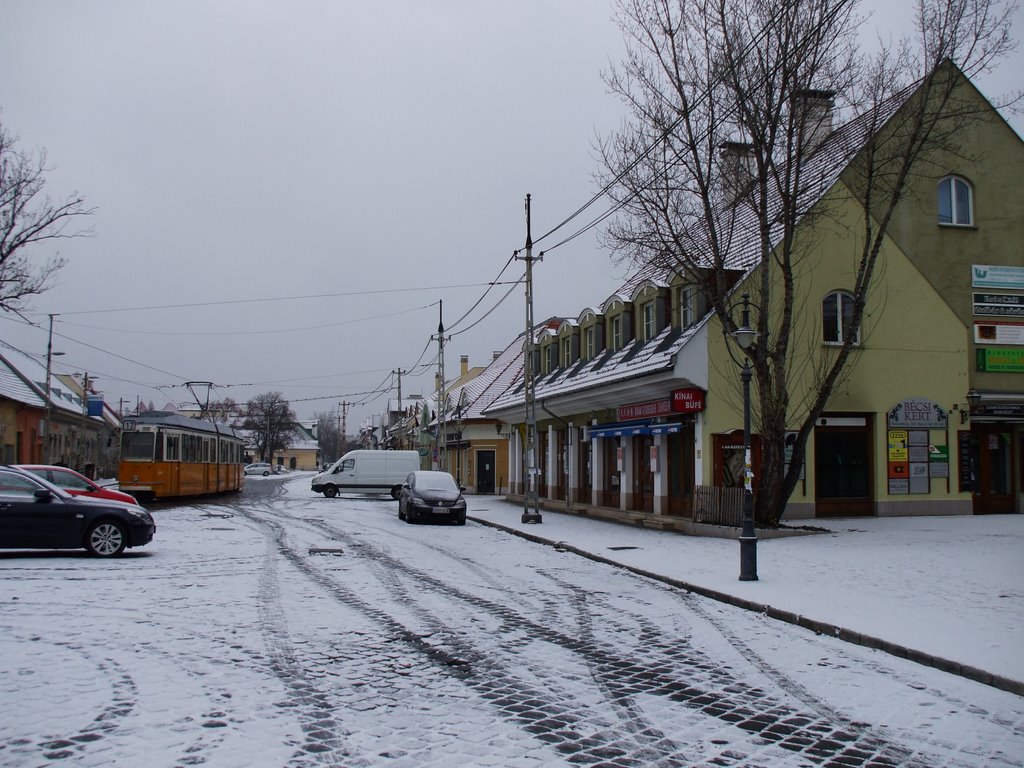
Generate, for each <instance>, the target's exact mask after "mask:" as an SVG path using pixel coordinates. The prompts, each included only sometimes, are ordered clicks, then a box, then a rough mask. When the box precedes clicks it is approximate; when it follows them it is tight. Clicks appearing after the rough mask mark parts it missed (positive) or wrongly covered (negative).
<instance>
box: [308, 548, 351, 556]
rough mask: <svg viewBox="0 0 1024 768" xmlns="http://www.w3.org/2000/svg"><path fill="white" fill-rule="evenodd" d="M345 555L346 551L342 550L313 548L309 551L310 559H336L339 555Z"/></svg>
mask: <svg viewBox="0 0 1024 768" xmlns="http://www.w3.org/2000/svg"><path fill="white" fill-rule="evenodd" d="M343 554H345V551H344V550H342V549H317V548H311V549H310V550H309V555H310V557H312V556H313V555H334V556H335V557H337V556H338V555H343Z"/></svg>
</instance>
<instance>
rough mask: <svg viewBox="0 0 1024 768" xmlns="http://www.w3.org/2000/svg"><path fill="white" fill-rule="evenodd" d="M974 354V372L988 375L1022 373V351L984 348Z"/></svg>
mask: <svg viewBox="0 0 1024 768" xmlns="http://www.w3.org/2000/svg"><path fill="white" fill-rule="evenodd" d="M974 352H975V370H978V371H988V372H989V373H1024V349H1011V348H1010V347H985V348H983V349H981V348H979V349H976V350H974Z"/></svg>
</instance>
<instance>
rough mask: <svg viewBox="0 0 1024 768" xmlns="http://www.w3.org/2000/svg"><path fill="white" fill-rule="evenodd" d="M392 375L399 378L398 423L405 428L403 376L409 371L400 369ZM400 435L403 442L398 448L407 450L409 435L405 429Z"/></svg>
mask: <svg viewBox="0 0 1024 768" xmlns="http://www.w3.org/2000/svg"><path fill="white" fill-rule="evenodd" d="M392 373H394V374H395V375H396V376H398V419H399V422H398V423H399V424H400V425H402V426H403V427H404V426H405V411H404V410H402V374H403V373H408V371H403V370H402V369H401V368H399V369H397V370H394V371H392ZM400 434H401V440H400V443H399V446H398V447H399V449H404V448H407V447H408V446H407V441H408V435H406V433H405V429H402V431H401V432H400Z"/></svg>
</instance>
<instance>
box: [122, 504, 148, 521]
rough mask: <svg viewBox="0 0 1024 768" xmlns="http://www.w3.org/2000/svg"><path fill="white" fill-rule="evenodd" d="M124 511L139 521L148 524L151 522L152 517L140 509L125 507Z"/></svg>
mask: <svg viewBox="0 0 1024 768" xmlns="http://www.w3.org/2000/svg"><path fill="white" fill-rule="evenodd" d="M124 511H125V512H127V513H128V514H129V515H134V516H135V517H137V518H139V519H140V520H145V521H146V522H149V523H151V522H153V518H152V516H151V515H150V514H149V512H147V511H146V510H144V509H143V508H142V507H125V508H124Z"/></svg>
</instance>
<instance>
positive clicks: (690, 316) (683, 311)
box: [679, 285, 697, 328]
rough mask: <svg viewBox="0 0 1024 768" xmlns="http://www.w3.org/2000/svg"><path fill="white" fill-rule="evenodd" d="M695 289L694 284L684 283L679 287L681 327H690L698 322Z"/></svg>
mask: <svg viewBox="0 0 1024 768" xmlns="http://www.w3.org/2000/svg"><path fill="white" fill-rule="evenodd" d="M696 314H697V309H696V301H695V291H694V290H693V286H692V285H684V286H683V287H682V288H680V289H679V327H680V328H689V327H690V326H691V325H693V324H694V323H696V322H697V318H696Z"/></svg>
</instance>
